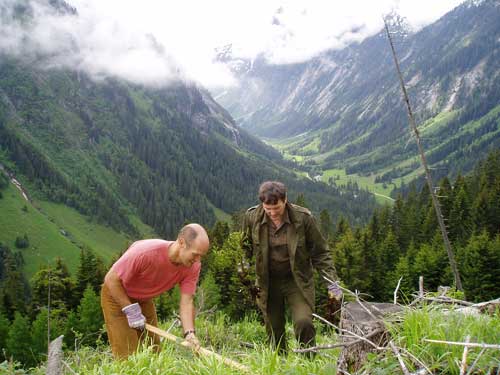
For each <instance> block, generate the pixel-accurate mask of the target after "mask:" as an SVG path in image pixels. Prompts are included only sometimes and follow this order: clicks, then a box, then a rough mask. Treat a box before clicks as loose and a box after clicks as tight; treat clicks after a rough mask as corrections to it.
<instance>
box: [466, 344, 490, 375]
mask: <svg viewBox="0 0 500 375" xmlns="http://www.w3.org/2000/svg"><path fill="white" fill-rule="evenodd" d="M485 351H486V348H482V349H481V351H480V352H479V354H478V355H477V357H476V359H475V360H474V362H472V365H471V366H470V368H469V371H467V374H466V375H470V374H472V370H474V367H476V364H477V362H478V361H479V358H481V356H482V355H483V353H484V352H485Z"/></svg>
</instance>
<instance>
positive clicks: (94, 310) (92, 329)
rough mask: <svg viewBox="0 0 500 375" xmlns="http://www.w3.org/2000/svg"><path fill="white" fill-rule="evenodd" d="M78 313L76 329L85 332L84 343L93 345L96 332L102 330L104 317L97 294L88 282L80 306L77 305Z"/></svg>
mask: <svg viewBox="0 0 500 375" xmlns="http://www.w3.org/2000/svg"><path fill="white" fill-rule="evenodd" d="M78 315H79V321H78V330H79V331H80V332H82V333H84V334H85V336H84V343H85V344H88V345H94V344H95V342H96V339H97V335H98V333H99V332H101V330H102V326H103V324H104V317H103V315H102V309H101V303H100V300H99V296H97V294H96V293H95V292H94V289H93V288H92V286H91V285H90V284H89V285H88V286H87V288H86V289H85V291H84V293H83V298H82V300H81V302H80V306H78Z"/></svg>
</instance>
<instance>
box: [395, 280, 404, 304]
mask: <svg viewBox="0 0 500 375" xmlns="http://www.w3.org/2000/svg"><path fill="white" fill-rule="evenodd" d="M401 280H403V276H401V277H400V278H399V281H398V285H396V289H395V290H394V304H397V303H398V290H399V286H400V285H401Z"/></svg>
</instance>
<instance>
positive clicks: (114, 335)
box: [101, 285, 160, 359]
mask: <svg viewBox="0 0 500 375" xmlns="http://www.w3.org/2000/svg"><path fill="white" fill-rule="evenodd" d="M131 301H132V303H135V302H138V303H139V305H140V306H141V310H142V314H143V315H144V316H145V317H146V322H147V323H149V324H151V325H154V326H157V325H158V318H157V317H156V309H155V305H154V303H153V300H152V299H149V300H145V301H137V300H134V299H131ZM101 307H102V312H103V313H104V321H105V323H106V331H107V332H108V339H109V343H110V345H111V351H112V352H113V355H114V357H115V358H116V359H127V357H128V356H129V355H131V354H133V353H134V352H135V351H136V350H137V348H138V347H139V344H143V343H148V344H153V345H154V350H155V351H158V349H159V345H160V340H159V338H158V336H156V335H154V334H152V333H150V332H147V331H142V332H141V331H139V330H137V329H133V328H130V327H129V325H128V321H127V317H126V316H125V314H124V313H123V312H122V309H121V307H120V306H119V305H118V304H117V303H116V302H115V300H114V299H113V297H112V296H111V294H110V293H109V289H108V288H107V287H106V286H105V285H103V286H102V288H101Z"/></svg>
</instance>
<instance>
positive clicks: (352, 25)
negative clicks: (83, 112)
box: [0, 0, 462, 88]
mask: <svg viewBox="0 0 500 375" xmlns="http://www.w3.org/2000/svg"><path fill="white" fill-rule="evenodd" d="M47 2H48V1H44V0H0V50H2V51H6V52H8V53H10V54H14V55H16V56H22V57H25V58H27V59H31V61H33V63H37V64H40V66H42V67H45V68H47V67H69V68H72V69H76V70H81V71H85V72H87V73H89V74H90V75H91V76H93V77H94V78H95V79H100V78H104V77H107V76H115V77H120V78H124V79H127V80H129V81H132V82H135V83H140V84H145V85H151V86H163V85H167V84H168V83H169V82H171V81H172V79H174V78H176V77H178V76H179V75H180V76H181V77H182V78H183V79H186V80H192V81H195V82H197V83H198V84H201V85H203V86H205V87H208V88H216V87H217V88H218V87H224V86H228V85H234V84H236V83H237V82H236V81H235V79H234V77H233V76H232V75H231V72H230V70H229V69H228V67H227V66H226V65H224V64H221V63H219V62H217V61H216V60H215V56H216V49H217V48H220V47H222V46H225V45H228V44H231V45H232V51H233V57H239V58H249V59H253V58H255V57H256V56H263V57H265V58H266V59H267V61H268V62H269V63H270V64H290V63H296V62H302V61H306V60H307V59H310V58H312V57H314V56H316V55H318V54H319V53H321V52H323V51H325V50H328V49H339V48H343V47H345V46H346V45H348V44H349V43H353V42H359V41H362V40H363V39H364V38H366V37H369V36H371V35H374V34H376V33H377V32H378V31H380V29H381V28H382V16H383V15H384V14H387V13H389V12H391V11H396V12H398V13H399V14H400V15H402V16H404V17H406V18H407V20H408V22H409V24H410V25H411V26H412V28H413V29H414V30H419V29H420V28H422V27H425V26H426V25H428V24H430V23H432V22H434V21H436V20H437V19H438V18H440V17H441V16H442V15H444V14H445V13H446V12H448V11H450V10H452V9H453V8H454V7H456V6H457V5H459V4H460V3H461V2H462V0H419V1H415V0H371V1H370V0H329V1H326V0H323V1H319V0H307V1H306V0H295V1H291V0H253V1H248V0H213V1H206V0H205V1H203V0H198V1H194V0H182V1H175V0H174V1H161V0H141V1H137V0H134V1H132V0H67V3H69V4H70V5H71V6H73V7H74V8H76V9H77V12H78V15H77V16H75V15H61V14H60V13H56V12H54V11H53V9H50V8H49V7H47V6H46V3H47ZM19 3H24V4H26V3H30V4H31V7H32V9H33V16H34V18H33V20H32V21H30V22H26V21H23V24H22V25H21V24H20V23H19V21H14V17H13V16H12V10H13V9H14V7H15V6H16V5H17V6H18V4H19ZM41 56H43V58H41Z"/></svg>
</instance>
